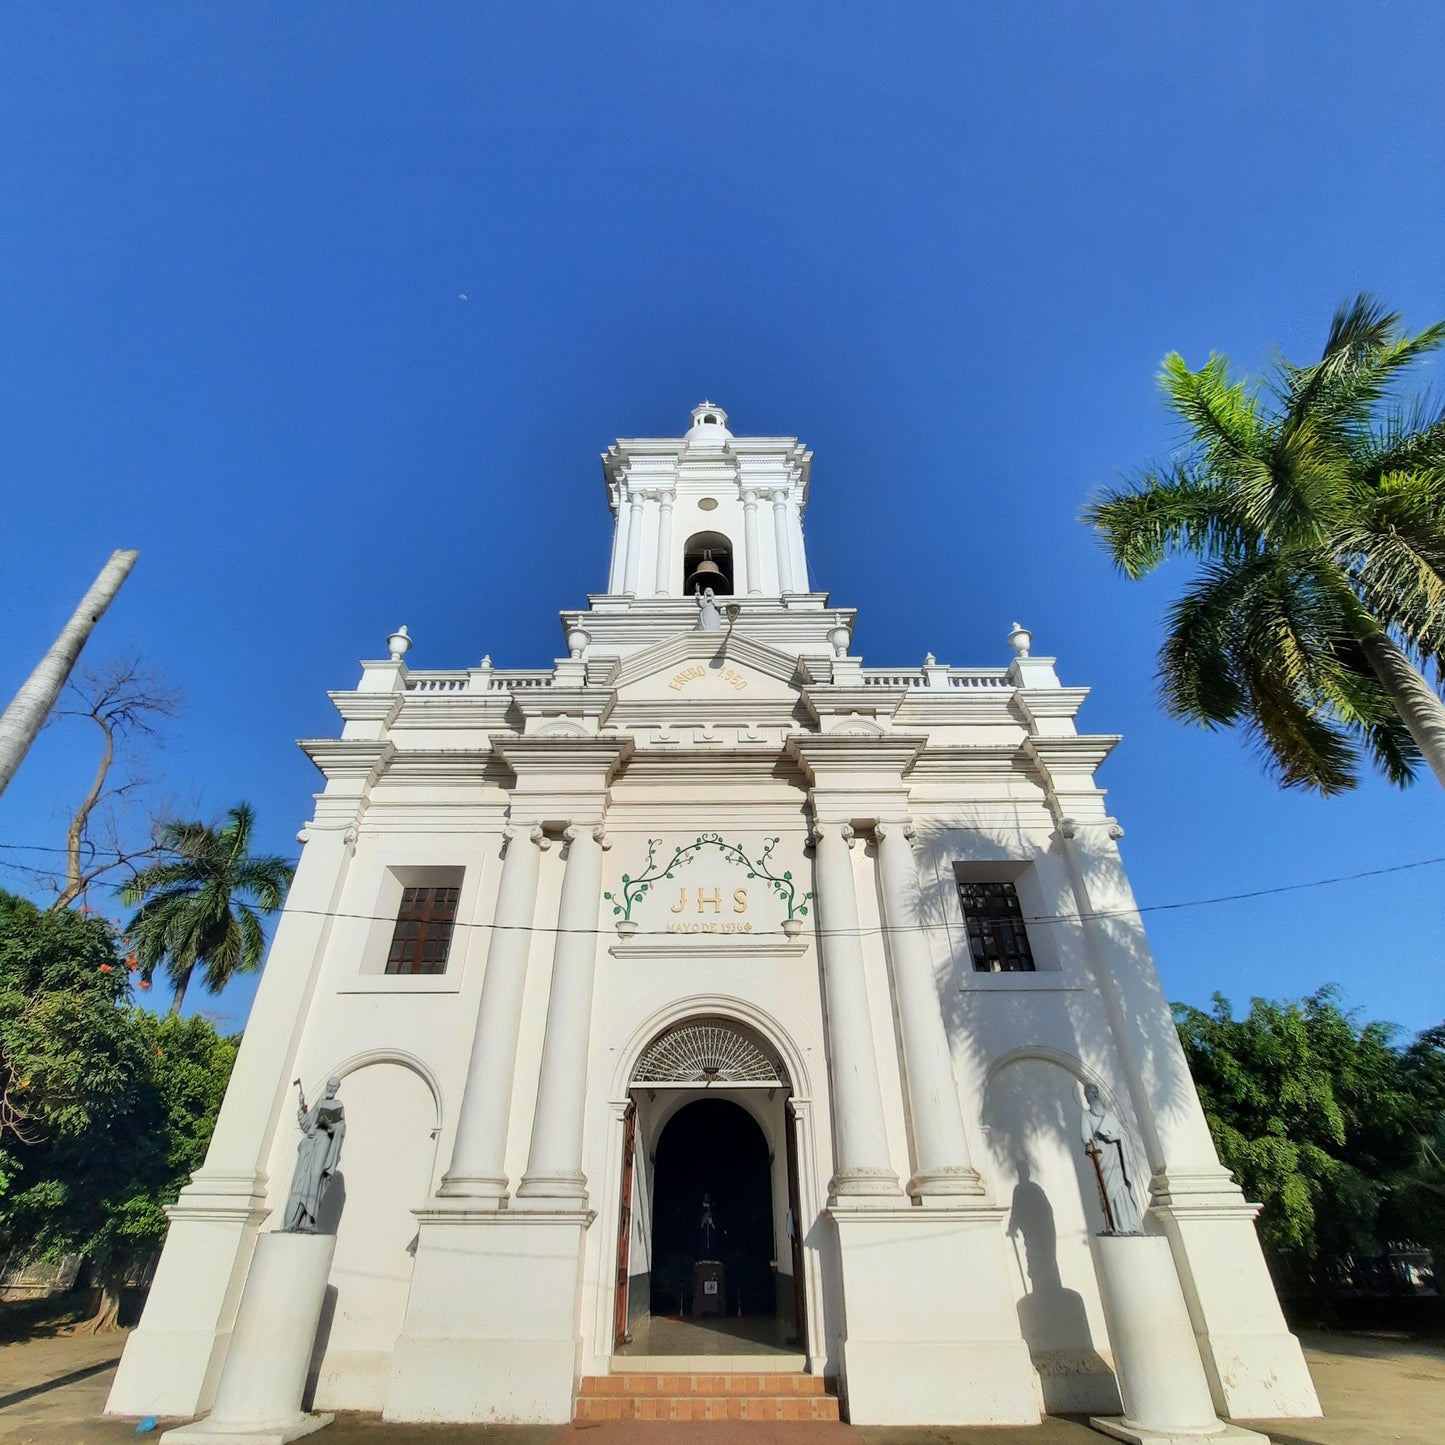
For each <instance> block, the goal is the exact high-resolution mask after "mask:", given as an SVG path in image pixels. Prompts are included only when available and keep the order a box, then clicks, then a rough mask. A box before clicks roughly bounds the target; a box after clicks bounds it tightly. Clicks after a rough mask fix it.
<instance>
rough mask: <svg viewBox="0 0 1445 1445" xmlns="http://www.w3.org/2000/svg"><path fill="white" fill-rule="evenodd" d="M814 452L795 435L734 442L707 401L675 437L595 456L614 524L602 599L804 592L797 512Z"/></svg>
mask: <svg viewBox="0 0 1445 1445" xmlns="http://www.w3.org/2000/svg"><path fill="white" fill-rule="evenodd" d="M812 461H813V454H812V453H811V452H810V451H808V450H807V448H805V447H804V446H803V445H802V444H801V443H800V442H799V441H798V439H797V437H738V436H734V435H733V434H732V432H731V431H730V430H729V429H728V416H727V413H726V412H725V411H724V410H723V409H722V408H721V407H720V406H716V405H714V404H713V403H712V402H710V401H704V402H701V403H699V404H698V405H697V406H695V407H693V409H692V422H691V425H690V426H689V427H688V429H687V431H686V432H685V433H684V434H683V435H682V436H681V437H680V438H670V437H633V438H623V439H620V440H619V441H618V442H617V443H616V444H615V445H613V446H612V447H610V448H609V449H608V450H607V451H606V452H605V453H604V454H603V457H602V472H603V477H604V480H605V481H606V484H607V500H608V505H609V506H610V507H611V509H612V515H613V519H614V524H613V539H612V562H611V566H610V568H609V571H608V578H607V592H608V595H610V596H615V597H630V598H635V599H638V600H645V599H647V598H653V597H660V598H672V599H677V598H683V597H691V596H692V595H693V590H694V588H707V587H711V588H712V590H713V591H714V592H715V593H716V594H717V595H718V596H729V595H731V596H738V597H776V598H781V597H783V596H785V595H788V594H807V593H809V592H810V591H811V587H810V585H809V581H808V560H807V552H806V550H805V548H804V544H803V513H804V511H805V510H806V508H807V504H808V480H809V475H810V472H811V468H812Z"/></svg>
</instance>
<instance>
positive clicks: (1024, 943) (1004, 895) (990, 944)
mask: <svg viewBox="0 0 1445 1445" xmlns="http://www.w3.org/2000/svg"><path fill="white" fill-rule="evenodd" d="M958 898H959V902H960V903H962V905H963V917H964V921H965V922H966V923H967V924H968V950H969V952H970V953H971V954H972V955H973V968H974V972H975V973H1032V972H1034V955H1033V951H1032V950H1031V949H1030V948H1029V936H1028V933H1027V931H1026V930H1025V928H1024V915H1023V909H1021V908H1020V907H1019V895H1018V890H1017V889H1016V888H1015V887H1014V886H1013V884H1012V883H971V882H969V881H967V880H966V879H962V878H960V879H959V882H958Z"/></svg>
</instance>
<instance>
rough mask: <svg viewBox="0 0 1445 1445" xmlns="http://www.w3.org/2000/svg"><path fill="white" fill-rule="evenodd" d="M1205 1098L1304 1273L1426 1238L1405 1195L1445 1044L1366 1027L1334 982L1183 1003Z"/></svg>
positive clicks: (1186, 1041) (1242, 1177)
mask: <svg viewBox="0 0 1445 1445" xmlns="http://www.w3.org/2000/svg"><path fill="white" fill-rule="evenodd" d="M1175 1020H1176V1023H1177V1024H1178V1027H1179V1034H1180V1039H1181V1041H1182V1043H1183V1045H1184V1052H1185V1055H1186V1057H1187V1058H1188V1060H1189V1067H1190V1070H1191V1072H1192V1073H1193V1075H1194V1081H1195V1084H1196V1086H1197V1087H1198V1089H1199V1096H1200V1101H1201V1103H1202V1104H1203V1106H1204V1112H1205V1116H1206V1118H1207V1119H1208V1121H1209V1127H1210V1132H1211V1133H1212V1134H1213V1136H1214V1143H1215V1147H1216V1148H1217V1149H1218V1151H1219V1157H1220V1159H1221V1160H1222V1161H1223V1163H1224V1165H1225V1167H1226V1168H1228V1169H1229V1170H1231V1171H1232V1172H1233V1174H1234V1176H1235V1178H1236V1179H1237V1180H1238V1181H1239V1184H1240V1186H1241V1187H1242V1188H1243V1190H1244V1192H1245V1194H1246V1196H1247V1197H1248V1198H1250V1199H1253V1200H1257V1201H1258V1202H1259V1203H1260V1204H1261V1205H1262V1208H1261V1210H1260V1214H1259V1232H1260V1238H1261V1241H1262V1243H1263V1245H1264V1247H1265V1250H1266V1252H1267V1253H1268V1254H1270V1255H1271V1256H1272V1257H1273V1259H1274V1260H1275V1262H1276V1264H1277V1265H1279V1266H1281V1267H1282V1268H1283V1269H1284V1271H1285V1272H1286V1274H1289V1275H1293V1276H1295V1277H1296V1279H1297V1280H1298V1281H1300V1282H1303V1281H1304V1280H1312V1281H1313V1282H1314V1283H1315V1284H1316V1285H1323V1284H1325V1283H1327V1275H1328V1270H1329V1267H1330V1266H1331V1265H1332V1263H1333V1262H1334V1261H1335V1260H1338V1259H1340V1258H1341V1257H1343V1256H1345V1255H1347V1254H1350V1253H1352V1252H1359V1253H1365V1254H1375V1253H1379V1252H1380V1251H1381V1249H1382V1247H1383V1246H1384V1244H1385V1243H1386V1241H1387V1240H1388V1239H1390V1238H1409V1237H1416V1238H1418V1237H1419V1231H1418V1229H1416V1228H1415V1227H1414V1224H1413V1220H1412V1218H1411V1216H1410V1214H1409V1212H1408V1210H1406V1209H1402V1207H1401V1202H1400V1201H1399V1200H1398V1199H1397V1197H1396V1186H1397V1184H1398V1181H1399V1179H1400V1176H1401V1174H1402V1171H1405V1170H1408V1169H1409V1168H1410V1167H1411V1165H1412V1162H1413V1161H1414V1160H1415V1159H1416V1158H1417V1156H1418V1153H1419V1149H1420V1140H1421V1138H1422V1136H1424V1135H1427V1134H1429V1133H1430V1132H1431V1130H1432V1128H1433V1127H1434V1123H1435V1119H1436V1116H1437V1114H1438V1112H1439V1109H1440V1106H1441V1094H1442V1092H1445V1052H1442V1051H1441V1050H1440V1049H1439V1048H1438V1047H1437V1046H1436V1045H1435V1044H1434V1043H1433V1042H1432V1041H1431V1035H1428V1034H1427V1035H1422V1036H1421V1038H1420V1039H1419V1040H1417V1041H1416V1042H1415V1043H1414V1044H1412V1045H1411V1046H1410V1047H1409V1048H1407V1049H1404V1050H1400V1049H1397V1048H1396V1047H1394V1045H1393V1044H1392V1035H1393V1032H1394V1031H1393V1030H1392V1028H1391V1027H1390V1026H1389V1025H1387V1024H1380V1023H1370V1024H1365V1025H1363V1026H1360V1025H1357V1024H1356V1023H1355V1022H1354V1021H1353V1020H1352V1019H1351V1018H1350V1017H1349V1015H1348V1014H1346V1013H1345V1012H1344V1011H1343V1010H1342V1009H1341V1008H1340V1006H1339V1002H1338V994H1337V991H1336V990H1335V989H1333V988H1325V989H1321V990H1319V991H1318V992H1316V993H1313V994H1311V995H1309V996H1308V997H1307V998H1304V999H1302V1000H1300V1001H1298V1002H1292V1003H1277V1002H1271V1001H1268V1000H1265V999H1255V1000H1253V1001H1252V1003H1251V1005H1250V1010H1249V1014H1248V1015H1247V1016H1246V1017H1245V1018H1242V1019H1237V1018H1235V1017H1234V1014H1233V1011H1232V1010H1231V1008H1230V1005H1229V1003H1228V1001H1227V1000H1225V999H1223V998H1221V997H1219V996H1218V995H1216V996H1215V1000H1214V1007H1213V1009H1212V1010H1211V1011H1209V1012H1205V1011H1204V1010H1202V1009H1196V1008H1190V1007H1187V1006H1185V1005H1182V1004H1176V1005H1175Z"/></svg>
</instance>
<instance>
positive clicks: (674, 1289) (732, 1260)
mask: <svg viewBox="0 0 1445 1445" xmlns="http://www.w3.org/2000/svg"><path fill="white" fill-rule="evenodd" d="M770 1162H771V1161H770V1159H769V1149H768V1141H767V1139H766V1138H765V1137H764V1135H763V1131H762V1129H761V1128H760V1127H759V1126H758V1124H757V1121H756V1120H755V1119H754V1118H753V1117H752V1115H751V1114H750V1113H748V1111H747V1110H746V1109H744V1108H743V1107H742V1105H741V1104H735V1103H733V1102H732V1101H731V1100H730V1099H722V1098H718V1099H708V1098H702V1099H695V1100H693V1102H691V1103H689V1104H684V1105H683V1106H682V1108H680V1109H679V1110H678V1111H677V1112H676V1113H675V1114H674V1115H673V1116H672V1117H671V1118H670V1119H669V1120H668V1121H667V1123H666V1124H665V1125H663V1128H662V1133H661V1135H660V1137H659V1138H658V1141H657V1148H656V1149H655V1151H654V1152H653V1155H652V1181H653V1182H652V1271H651V1281H650V1290H649V1294H650V1297H651V1305H652V1313H653V1314H654V1315H663V1316H668V1315H677V1316H679V1317H683V1316H694V1317H702V1316H704V1315H706V1316H711V1315H713V1314H719V1315H722V1316H728V1317H733V1318H737V1317H740V1316H746V1317H748V1318H764V1317H766V1318H767V1319H772V1318H773V1317H774V1315H775V1314H776V1311H777V1299H776V1289H775V1287H774V1284H773V1277H774V1273H775V1271H776V1269H777V1260H776V1259H775V1258H774V1255H773V1191H772V1171H771V1169H770V1167H769V1166H770ZM702 1260H706V1261H708V1262H709V1263H715V1264H717V1265H720V1266H721V1270H720V1271H717V1272H718V1273H720V1275H721V1278H720V1279H718V1280H713V1281H710V1283H712V1284H713V1285H715V1286H716V1287H717V1288H716V1294H717V1299H716V1301H714V1300H713V1299H712V1298H711V1295H710V1294H704V1296H703V1298H702V1300H701V1301H699V1300H698V1299H697V1298H696V1297H695V1296H696V1288H695V1286H696V1283H697V1281H696V1279H695V1275H696V1273H697V1269H696V1266H697V1264H698V1262H699V1261H702ZM707 1283H709V1281H704V1285H706V1284H707Z"/></svg>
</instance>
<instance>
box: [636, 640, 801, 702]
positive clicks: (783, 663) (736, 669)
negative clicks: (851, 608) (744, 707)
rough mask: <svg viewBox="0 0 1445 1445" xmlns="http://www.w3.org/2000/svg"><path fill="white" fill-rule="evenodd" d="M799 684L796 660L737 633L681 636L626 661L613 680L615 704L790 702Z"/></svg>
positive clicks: (799, 677) (657, 644) (799, 686)
mask: <svg viewBox="0 0 1445 1445" xmlns="http://www.w3.org/2000/svg"><path fill="white" fill-rule="evenodd" d="M802 683H803V678H802V676H801V673H800V671H799V666H798V659H797V657H796V656H794V655H793V654H791V653H787V652H780V651H778V649H777V648H775V647H769V646H767V644H766V643H762V642H757V641H755V640H754V639H752V638H749V637H745V636H742V635H740V634H739V633H736V632H733V633H727V632H680V633H678V634H676V635H675V636H673V637H670V638H668V639H666V640H665V641H663V642H658V643H655V644H654V645H653V646H651V647H648V648H645V649H644V650H643V651H641V652H638V653H634V654H633V655H632V656H631V657H629V658H626V659H625V660H624V661H623V662H622V663H621V664H620V665H619V667H618V669H617V671H616V673H615V674H614V675H613V677H612V679H611V686H612V687H613V689H614V690H615V693H616V697H617V700H618V701H619V702H665V701H669V700H671V701H680V702H694V701H696V702H704V701H717V702H742V701H744V700H749V701H751V700H754V699H756V700H760V701H764V702H769V701H789V702H790V701H792V700H793V699H795V698H796V697H797V695H798V692H799V690H800V688H801V686H802Z"/></svg>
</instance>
